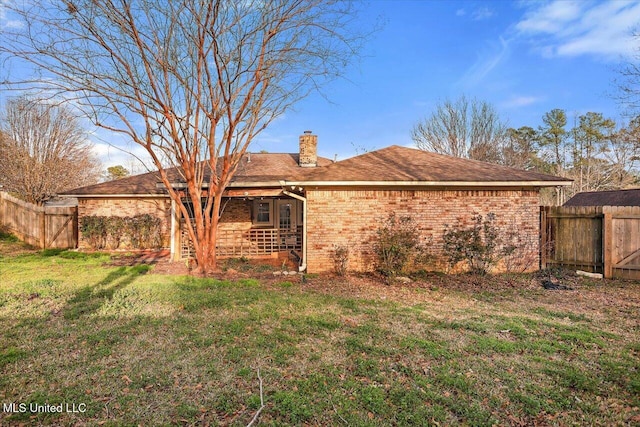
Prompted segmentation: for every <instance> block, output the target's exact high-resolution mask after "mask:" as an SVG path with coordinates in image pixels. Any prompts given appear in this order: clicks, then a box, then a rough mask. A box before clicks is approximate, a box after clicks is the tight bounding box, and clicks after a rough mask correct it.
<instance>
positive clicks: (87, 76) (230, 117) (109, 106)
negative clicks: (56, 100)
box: [0, 0, 363, 272]
mask: <svg viewBox="0 0 640 427" xmlns="http://www.w3.org/2000/svg"><path fill="white" fill-rule="evenodd" d="M24 4H29V6H23V5H24ZM5 7H7V8H8V9H9V10H8V12H7V13H8V14H11V15H12V18H15V19H18V20H22V21H23V22H24V23H25V25H24V26H22V28H17V29H15V30H11V29H8V31H5V32H3V34H2V35H0V37H1V39H0V52H4V53H5V54H9V55H13V58H18V59H19V60H25V61H27V62H29V63H31V64H33V65H35V66H36V67H37V68H38V70H39V71H40V72H41V73H43V76H44V77H47V80H46V83H47V84H46V89H47V90H48V91H51V90H56V91H58V92H60V93H64V94H65V95H66V96H68V97H74V100H75V102H76V103H77V104H78V105H79V108H81V109H83V110H84V111H85V112H86V113H87V114H88V115H89V116H90V117H91V118H92V119H93V121H94V122H95V123H96V124H97V125H98V126H100V127H103V128H105V129H108V130H111V131H113V132H116V133H120V134H124V135H126V136H128V137H129V138H130V139H131V140H133V141H134V142H135V143H137V144H140V145H141V146H143V147H144V148H145V149H146V151H147V152H148V154H149V156H150V157H151V159H152V161H153V163H154V165H155V167H156V168H157V169H158V171H159V176H160V179H161V180H162V182H163V183H164V185H165V186H166V187H167V189H168V192H169V196H170V197H171V199H172V200H173V201H175V202H176V204H177V206H178V207H179V209H180V211H181V212H182V214H183V215H185V216H187V210H186V208H185V205H184V203H183V200H182V196H184V195H185V193H186V196H187V197H188V198H189V200H190V202H191V203H192V204H193V207H194V211H195V214H196V215H195V221H194V224H191V223H187V230H188V233H189V236H190V238H191V240H192V241H193V245H194V249H195V257H196V260H197V263H198V269H199V270H200V271H204V272H206V271H211V270H214V269H215V268H216V232H217V228H218V221H219V218H220V213H221V199H222V195H223V193H224V191H225V188H226V187H227V185H228V184H229V182H230V181H231V179H232V177H233V175H234V173H235V171H236V169H237V167H238V165H239V162H240V159H241V158H242V156H243V155H244V154H245V152H246V151H247V148H248V146H249V144H250V143H251V141H252V140H253V139H254V138H255V137H256V135H258V134H259V133H260V132H261V131H262V130H263V129H265V127H267V125H268V124H269V123H270V122H272V121H273V120H274V119H275V118H277V117H279V116H281V115H282V114H283V113H284V112H285V111H287V110H288V109H289V108H290V107H291V106H292V105H293V104H294V103H295V102H296V101H298V100H300V99H301V98H303V97H304V96H306V95H307V94H308V93H309V92H310V91H312V90H315V89H317V88H319V87H320V86H321V85H323V84H324V83H326V82H327V81H328V80H331V79H333V78H335V77H338V76H340V75H341V74H342V73H343V71H344V69H345V66H346V65H347V64H348V63H349V61H350V59H351V58H353V57H354V54H356V53H357V50H358V48H359V45H360V43H361V41H362V40H363V37H361V36H359V35H358V34H356V32H354V31H351V25H350V24H351V22H352V21H353V20H354V19H355V16H356V14H355V13H356V12H357V11H356V10H354V6H353V4H352V3H351V2H345V1H339V0H329V1H324V0H269V1H263V0H244V1H237V0H181V1H166V0H146V1H137V0H114V1H108V2H106V1H104V2H96V1H92V0H63V1H60V2H33V3H32V2H24V3H23V2H9V3H7V4H6V6H5ZM9 30H11V31H9ZM38 81H39V82H41V83H43V84H44V83H45V82H44V81H43V80H42V79H41V78H38ZM23 83H25V82H23ZM165 163H166V164H168V165H169V166H175V167H177V168H178V170H179V171H180V173H181V174H182V180H183V181H184V182H185V184H186V189H185V193H181V192H179V191H177V190H175V189H173V188H172V186H171V184H172V182H171V181H172V179H171V178H170V177H169V176H168V174H167V167H166V166H165Z"/></svg>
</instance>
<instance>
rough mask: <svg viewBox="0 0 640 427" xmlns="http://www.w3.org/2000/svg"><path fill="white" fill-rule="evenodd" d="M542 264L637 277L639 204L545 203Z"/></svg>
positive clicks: (639, 267)
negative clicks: (619, 205) (567, 204)
mask: <svg viewBox="0 0 640 427" xmlns="http://www.w3.org/2000/svg"><path fill="white" fill-rule="evenodd" d="M540 214H541V215H540V226H541V243H542V246H541V248H542V251H541V252H542V254H541V255H542V256H541V266H542V268H545V267H547V266H550V265H562V266H565V267H569V268H575V269H580V270H585V271H591V272H595V273H603V274H604V277H606V278H612V277H619V278H629V279H640V207H634V206H628V207H624V206H623V207H618V206H589V207H579V206H553V207H549V206H544V207H542V208H541V212H540Z"/></svg>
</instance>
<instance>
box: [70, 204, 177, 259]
mask: <svg viewBox="0 0 640 427" xmlns="http://www.w3.org/2000/svg"><path fill="white" fill-rule="evenodd" d="M142 214H150V215H153V216H155V217H158V218H160V220H161V222H162V246H164V247H166V248H168V247H169V245H170V241H171V240H170V239H171V237H170V234H171V201H170V200H169V199H168V198H133V197H131V198H124V197H122V198H111V197H109V198H99V199H98V198H96V199H85V198H80V199H78V219H79V221H80V222H81V221H82V218H83V217H85V216H91V215H96V216H119V217H132V216H135V215H142ZM78 234H79V239H78V240H79V243H78V246H79V247H80V248H89V244H88V243H87V242H86V241H85V240H84V239H83V238H82V231H79V232H78Z"/></svg>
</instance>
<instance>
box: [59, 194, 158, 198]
mask: <svg viewBox="0 0 640 427" xmlns="http://www.w3.org/2000/svg"><path fill="white" fill-rule="evenodd" d="M58 196H60V197H77V198H79V199H81V198H87V199H95V198H130V197H144V198H150V197H154V198H167V197H169V195H167V194H58Z"/></svg>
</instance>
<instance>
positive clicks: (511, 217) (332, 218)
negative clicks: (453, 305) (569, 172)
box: [306, 189, 539, 273]
mask: <svg viewBox="0 0 640 427" xmlns="http://www.w3.org/2000/svg"><path fill="white" fill-rule="evenodd" d="M306 197H307V201H308V202H307V203H308V205H307V209H308V211H307V237H308V246H307V269H308V270H307V271H309V272H312V273H313V272H323V271H331V270H332V269H333V261H332V258H331V253H332V250H333V248H334V247H335V245H347V246H348V247H349V249H350V257H349V269H350V270H356V271H369V270H372V269H373V268H374V255H373V250H372V249H373V244H374V241H375V236H376V230H377V228H378V227H379V226H380V225H381V224H382V222H384V221H385V219H386V218H387V217H388V215H389V214H390V213H392V212H395V213H396V215H399V216H406V215H409V216H411V217H412V218H414V219H415V222H416V224H417V227H418V229H419V232H420V235H421V237H422V242H423V243H424V244H427V245H428V246H429V250H430V252H431V253H432V254H433V255H434V261H433V262H432V263H431V265H430V267H431V269H434V270H444V269H445V268H446V262H445V259H444V256H443V253H442V245H443V242H442V235H443V232H444V230H445V224H449V225H453V224H456V223H457V221H458V220H460V221H462V223H463V224H470V220H471V217H472V216H473V215H474V213H478V214H481V215H483V216H486V215H487V214H488V213H490V212H493V213H494V214H495V215H496V225H497V226H498V228H499V229H500V231H501V235H502V237H503V238H504V239H505V240H506V239H507V238H509V239H514V238H515V239H517V240H518V242H517V243H518V244H519V246H520V247H521V248H520V249H519V252H518V253H516V254H514V256H513V257H511V258H510V259H509V260H507V261H508V262H509V265H505V263H504V262H503V263H501V265H499V266H498V270H505V269H506V267H508V266H510V267H511V268H513V267H515V269H521V268H527V269H528V270H535V269H537V268H538V248H539V240H538V235H539V207H538V206H539V205H538V191H533V190H455V191H451V190H344V189H335V190H307V196H306ZM512 262H515V263H516V264H519V266H518V265H516V266H513V265H511V264H510V263H512Z"/></svg>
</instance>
